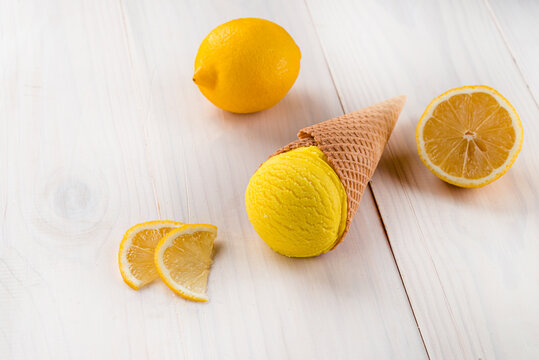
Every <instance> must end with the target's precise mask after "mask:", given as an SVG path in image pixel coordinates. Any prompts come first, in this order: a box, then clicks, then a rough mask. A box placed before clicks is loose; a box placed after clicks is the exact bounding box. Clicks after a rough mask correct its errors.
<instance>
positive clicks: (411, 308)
mask: <svg viewBox="0 0 539 360" xmlns="http://www.w3.org/2000/svg"><path fill="white" fill-rule="evenodd" d="M369 188H370V190H371V193H372V197H373V199H374V206H375V207H376V212H377V214H378V217H379V218H380V221H381V222H382V228H383V229H384V235H385V237H386V242H387V246H388V247H389V251H390V252H391V257H392V258H393V262H394V263H395V267H396V268H397V272H398V274H399V278H400V281H401V284H402V288H403V289H404V294H405V295H406V300H407V301H408V305H409V306H410V310H411V311H412V316H413V317H414V322H415V325H416V327H417V331H418V332H419V337H420V338H421V342H422V343H423V347H424V348H425V353H426V355H427V358H428V359H429V360H430V354H429V350H428V349H427V344H426V343H425V339H424V338H423V332H422V331H421V327H420V326H419V322H418V321H417V317H416V315H415V310H414V307H413V306H412V302H411V301H410V296H409V295H408V289H407V288H406V285H405V284H404V279H403V277H402V273H401V269H400V267H399V265H398V263H397V259H396V257H395V253H394V252H393V247H392V246H391V241H389V234H388V233H387V229H386V224H385V222H384V218H383V217H382V213H381V212H380V207H379V206H378V202H376V198H375V196H374V190H373V188H372V182H370V181H369Z"/></svg>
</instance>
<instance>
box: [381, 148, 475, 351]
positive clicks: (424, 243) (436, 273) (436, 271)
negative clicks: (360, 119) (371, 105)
mask: <svg viewBox="0 0 539 360" xmlns="http://www.w3.org/2000/svg"><path fill="white" fill-rule="evenodd" d="M387 151H388V152H389V154H390V158H391V159H392V160H391V164H392V165H393V167H394V169H395V171H396V172H397V175H398V176H399V178H404V175H403V173H402V171H399V168H398V166H397V164H398V161H395V160H394V159H396V156H395V155H394V154H393V151H392V150H391V146H390V145H389V144H388V146H387ZM400 185H401V188H402V192H403V194H404V196H405V197H406V201H407V202H408V206H409V207H410V210H411V212H412V214H413V218H414V221H415V223H416V226H417V229H418V231H419V238H420V239H421V242H422V245H423V249H425V251H426V253H427V255H428V257H429V262H430V263H431V265H432V268H433V269H434V274H435V275H436V279H437V280H438V284H439V285H440V290H441V291H442V295H443V300H444V303H445V306H446V308H447V311H448V314H449V318H450V319H451V324H452V325H453V327H454V329H455V333H456V338H457V340H458V344H459V346H460V350H461V351H462V352H463V353H464V352H465V351H464V344H463V339H462V336H461V334H460V332H459V330H458V326H457V323H456V321H455V316H454V315H453V309H452V308H451V304H450V303H449V299H448V297H447V294H446V292H445V289H444V286H443V282H442V279H441V278H440V274H439V273H438V268H437V267H436V263H435V261H434V259H433V258H432V255H431V253H430V250H429V248H428V246H427V244H426V241H425V234H423V229H422V228H421V225H420V224H419V221H418V216H417V214H416V212H415V208H414V206H413V204H412V200H411V199H410V196H409V194H408V192H407V191H406V188H405V187H404V183H403V182H402V181H400ZM371 189H372V187H371ZM372 193H373V197H374V198H375V199H376V197H375V192H374V191H373V192H372ZM376 206H378V203H376ZM380 217H382V213H380ZM382 219H383V218H382ZM382 222H383V220H382ZM384 229H385V226H384ZM387 239H388V241H390V240H389V236H388V237H387ZM395 263H397V259H396V258H395ZM399 272H400V269H399ZM405 288H406V287H405Z"/></svg>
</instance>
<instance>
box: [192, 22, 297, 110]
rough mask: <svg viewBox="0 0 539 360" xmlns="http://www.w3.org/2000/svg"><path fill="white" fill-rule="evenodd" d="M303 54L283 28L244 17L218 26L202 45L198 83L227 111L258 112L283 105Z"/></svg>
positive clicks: (197, 57) (196, 80)
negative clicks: (281, 103)
mask: <svg viewBox="0 0 539 360" xmlns="http://www.w3.org/2000/svg"><path fill="white" fill-rule="evenodd" d="M300 59H301V52H300V50H299V47H298V46H297V45H296V43H295V42H294V39H292V37H291V36H290V34H288V32H286V30H285V29H283V28H282V27H281V26H279V25H277V24H275V23H273V22H271V21H268V20H264V19H257V18H242V19H236V20H232V21H229V22H227V23H224V24H222V25H219V26H218V27H216V28H215V29H213V30H212V31H211V32H210V33H209V34H208V35H207V36H206V38H205V39H204V40H203V41H202V43H201V44H200V47H199V49H198V53H197V56H196V59H195V74H194V75H193V81H194V82H195V84H197V86H198V88H199V89H200V91H201V92H202V94H204V96H205V97H206V98H207V99H208V100H210V101H211V102H212V103H213V104H214V105H216V106H218V107H220V108H221V109H224V110H227V111H231V112H234V113H252V112H256V111H260V110H264V109H268V108H270V107H272V106H273V105H275V104H277V103H278V102H279V101H280V100H281V99H282V98H283V97H284V96H285V95H286V93H287V92H288V90H290V88H291V87H292V85H293V84H294V82H295V81H296V78H297V77H298V73H299V67H300Z"/></svg>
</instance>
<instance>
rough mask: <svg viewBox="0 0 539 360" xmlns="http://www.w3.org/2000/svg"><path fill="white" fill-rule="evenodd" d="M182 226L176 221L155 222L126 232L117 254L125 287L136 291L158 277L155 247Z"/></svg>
mask: <svg viewBox="0 0 539 360" xmlns="http://www.w3.org/2000/svg"><path fill="white" fill-rule="evenodd" d="M182 225H184V224H183V223H181V222H177V221H169V220H156V221H148V222H145V223H142V224H137V225H135V226H133V227H132V228H130V229H129V230H127V232H126V233H125V235H124V237H123V239H122V242H121V243H120V251H119V252H118V263H119V265H120V273H121V274H122V278H123V279H124V281H125V283H126V284H127V285H129V286H131V287H132V288H133V289H135V290H138V289H140V288H141V287H142V286H144V285H146V284H148V283H150V282H152V281H153V280H155V279H157V278H158V277H159V274H158V273H157V270H156V268H155V263H154V259H153V258H154V253H155V247H156V245H157V243H158V242H159V240H161V238H162V237H163V236H165V235H166V234H167V233H168V232H170V231H171V230H173V229H175V228H178V227H180V226H182Z"/></svg>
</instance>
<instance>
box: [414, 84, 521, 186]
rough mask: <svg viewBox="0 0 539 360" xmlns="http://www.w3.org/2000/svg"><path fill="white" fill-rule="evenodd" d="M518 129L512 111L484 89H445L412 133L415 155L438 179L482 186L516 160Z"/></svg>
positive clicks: (503, 101)
mask: <svg viewBox="0 0 539 360" xmlns="http://www.w3.org/2000/svg"><path fill="white" fill-rule="evenodd" d="M522 138H523V130H522V124H521V122H520V118H519V116H518V114H517V112H516V111H515V108H514V107H513V106H512V105H511V103H509V101H507V99H506V98H504V97H503V96H502V95H501V94H500V93H499V92H497V91H496V90H494V89H493V88H491V87H488V86H484V85H476V86H463V87H459V88H456V89H452V90H449V91H447V92H445V93H443V94H442V95H440V96H438V97H437V98H435V99H434V100H432V101H431V103H430V104H429V106H427V109H426V110H425V112H424V113H423V115H422V116H421V119H420V120H419V123H418V124H417V129H416V142H417V151H418V153H419V156H420V158H421V160H422V161H423V163H424V164H425V165H426V166H427V167H428V168H429V169H430V170H431V171H432V172H433V173H434V174H435V175H436V176H438V177H439V178H440V179H442V180H444V181H446V182H448V183H451V184H453V185H457V186H461V187H481V186H484V185H487V184H489V183H491V182H493V181H494V180H496V179H498V178H499V177H500V176H502V175H503V174H505V173H506V172H507V170H509V168H510V167H511V165H513V163H514V162H515V160H516V158H517V155H518V153H519V152H520V149H521V147H522Z"/></svg>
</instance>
